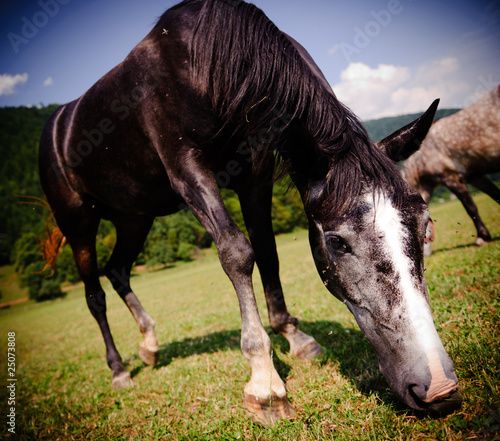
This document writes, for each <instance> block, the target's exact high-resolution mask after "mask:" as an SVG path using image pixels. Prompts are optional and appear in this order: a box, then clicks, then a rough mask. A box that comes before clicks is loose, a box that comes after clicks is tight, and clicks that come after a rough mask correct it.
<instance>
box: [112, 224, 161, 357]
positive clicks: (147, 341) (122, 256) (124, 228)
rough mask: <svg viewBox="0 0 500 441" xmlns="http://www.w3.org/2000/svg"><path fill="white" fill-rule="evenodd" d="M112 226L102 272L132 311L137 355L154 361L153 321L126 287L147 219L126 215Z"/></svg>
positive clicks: (146, 227) (146, 229) (149, 226)
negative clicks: (110, 246) (111, 244)
mask: <svg viewBox="0 0 500 441" xmlns="http://www.w3.org/2000/svg"><path fill="white" fill-rule="evenodd" d="M113 223H114V225H115V227H116V237H117V241H116V245H115V248H114V250H113V254H112V256H111V258H110V259H109V262H108V264H107V265H106V275H107V277H108V279H109V280H110V281H111V283H112V285H113V288H114V289H115V290H116V292H117V293H118V294H119V296H120V297H121V298H122V300H123V301H124V302H125V304H126V305H127V307H128V308H129V310H130V312H131V313H132V315H133V317H134V319H135V321H136V322H137V325H138V326H139V330H140V331H141V333H142V335H143V336H144V340H143V341H142V342H141V343H140V344H139V357H140V358H141V360H142V361H143V362H144V363H146V364H148V365H154V364H156V363H157V362H158V351H159V347H158V340H157V339H156V335H155V331H154V328H155V323H154V321H153V319H152V318H151V317H150V316H149V315H148V313H147V312H146V311H145V310H144V308H143V307H142V305H141V302H139V299H138V298H137V297H136V295H135V294H134V292H133V291H132V288H131V287H130V271H131V269H132V264H133V263H134V261H135V259H136V258H137V256H138V255H139V253H140V251H141V249H142V246H143V245H144V241H145V240H146V237H147V234H148V232H149V230H150V228H151V224H152V219H150V218H139V217H134V218H130V219H128V220H127V221H123V220H121V221H115V222H113Z"/></svg>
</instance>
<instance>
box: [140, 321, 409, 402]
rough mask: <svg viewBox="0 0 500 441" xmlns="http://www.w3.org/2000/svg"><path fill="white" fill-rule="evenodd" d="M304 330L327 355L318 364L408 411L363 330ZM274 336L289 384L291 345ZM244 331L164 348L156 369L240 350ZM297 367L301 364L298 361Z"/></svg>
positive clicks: (306, 325)
mask: <svg viewBox="0 0 500 441" xmlns="http://www.w3.org/2000/svg"><path fill="white" fill-rule="evenodd" d="M300 329H301V330H302V331H304V332H305V333H307V334H309V335H312V336H313V337H314V338H315V339H316V341H317V342H318V343H319V344H320V345H321V346H322V347H323V349H324V350H325V354H324V356H323V357H321V358H320V359H319V360H318V361H317V362H318V363H319V364H321V365H324V364H326V363H328V362H330V363H334V364H337V365H338V366H339V371H340V373H341V375H343V376H344V377H346V378H348V379H349V380H350V381H352V383H353V384H354V386H355V387H356V388H357V389H358V390H359V391H360V392H361V393H362V394H364V395H366V396H369V395H372V394H374V395H376V396H378V397H379V398H380V400H381V401H382V402H384V403H385V404H387V405H390V406H393V407H394V409H395V410H408V408H406V407H404V406H403V405H402V404H400V403H399V402H398V400H397V398H396V397H395V395H394V394H393V393H392V392H391V391H390V389H389V386H388V384H387V381H386V380H385V378H384V377H383V376H382V374H381V373H380V370H379V368H378V360H377V356H376V355H375V352H374V350H373V348H372V346H371V345H370V343H369V342H368V340H367V339H366V338H365V336H364V335H363V333H362V332H361V331H359V330H353V329H348V328H344V327H343V326H341V325H340V324H338V323H337V322H331V321H326V320H319V321H314V322H301V323H300ZM267 331H268V334H270V336H271V341H272V346H273V348H274V349H275V351H274V353H273V359H274V365H275V367H276V370H277V371H278V373H279V375H280V376H281V378H282V379H283V380H286V378H287V376H288V375H289V373H290V371H291V369H292V367H293V366H292V367H291V366H289V365H288V364H287V363H286V362H284V361H283V360H282V359H281V358H280V357H279V354H278V353H277V352H276V350H277V349H278V350H279V352H281V353H288V351H289V344H288V341H287V340H286V339H285V338H284V337H282V336H281V335H276V334H274V333H273V331H272V330H271V329H270V328H268V329H267ZM240 337H241V331H240V330H239V329H238V330H228V331H223V332H215V333H211V334H207V335H205V336H201V337H195V338H186V339H183V340H179V341H174V342H171V343H168V344H164V345H161V346H160V351H159V361H158V363H157V364H156V365H155V367H154V369H159V368H162V367H165V366H168V365H169V364H170V363H171V362H172V360H174V359H176V358H179V357H181V358H187V357H190V356H192V355H199V354H210V353H215V352H218V351H225V350H239V349H240ZM295 363H301V361H299V360H296V361H295V362H294V363H293V364H295ZM145 367H146V365H145V364H141V365H140V366H138V367H136V368H135V369H134V370H133V371H132V372H131V376H132V377H135V376H136V375H138V374H139V373H140V372H141V371H142V370H143V369H144V368H145Z"/></svg>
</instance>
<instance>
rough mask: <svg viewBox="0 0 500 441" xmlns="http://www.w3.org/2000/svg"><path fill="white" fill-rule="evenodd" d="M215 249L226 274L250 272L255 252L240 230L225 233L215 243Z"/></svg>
mask: <svg viewBox="0 0 500 441" xmlns="http://www.w3.org/2000/svg"><path fill="white" fill-rule="evenodd" d="M217 251H218V254H219V260H220V262H221V265H222V267H223V268H224V271H225V272H226V273H227V274H228V275H230V274H231V273H234V272H238V273H242V274H245V275H251V274H252V272H253V266H254V263H255V254H254V251H253V248H252V246H251V245H250V242H249V241H248V240H247V238H246V237H245V235H244V234H243V233H242V232H241V231H239V232H238V233H237V234H227V235H226V237H224V239H223V240H221V241H220V242H219V244H218V245H217Z"/></svg>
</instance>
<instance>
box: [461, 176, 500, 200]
mask: <svg viewBox="0 0 500 441" xmlns="http://www.w3.org/2000/svg"><path fill="white" fill-rule="evenodd" d="M467 181H468V182H469V183H470V184H472V185H473V186H474V187H476V188H477V189H478V190H481V191H482V192H483V193H486V194H487V195H488V196H489V197H490V198H491V199H493V200H494V201H496V202H497V203H499V204H500V189H499V188H498V187H497V186H496V185H495V184H494V183H493V182H491V181H490V180H489V179H488V178H487V177H486V176H475V177H473V178H468V179H467Z"/></svg>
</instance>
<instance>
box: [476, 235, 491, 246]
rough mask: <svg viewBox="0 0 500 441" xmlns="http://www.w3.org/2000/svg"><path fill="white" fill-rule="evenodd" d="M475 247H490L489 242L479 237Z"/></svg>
mask: <svg viewBox="0 0 500 441" xmlns="http://www.w3.org/2000/svg"><path fill="white" fill-rule="evenodd" d="M474 245H475V246H476V247H482V246H483V245H488V242H487V241H486V240H484V239H483V238H481V237H478V238H477V239H476V241H475V242H474Z"/></svg>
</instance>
